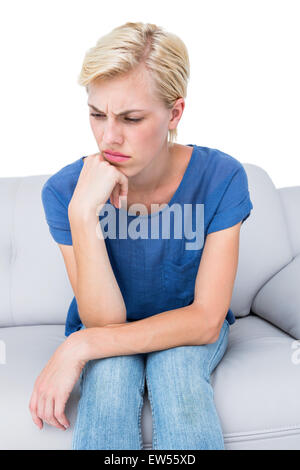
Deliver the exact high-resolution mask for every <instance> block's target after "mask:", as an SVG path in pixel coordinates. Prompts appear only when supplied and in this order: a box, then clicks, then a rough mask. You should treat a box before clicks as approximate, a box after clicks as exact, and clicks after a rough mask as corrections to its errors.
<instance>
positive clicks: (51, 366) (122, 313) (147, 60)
mask: <svg viewBox="0 0 300 470" xmlns="http://www.w3.org/2000/svg"><path fill="white" fill-rule="evenodd" d="M188 79H189V58H188V52H187V49H186V47H185V45H184V43H183V42H182V40H181V39H179V38H178V37H177V36H176V35H175V34H172V33H169V32H167V31H165V30H164V29H163V28H161V27H158V26H156V25H155V24H148V23H147V24H144V23H140V22H138V23H130V22H129V23H126V24H124V25H122V26H119V27H117V28H115V29H113V30H112V31H111V32H110V33H109V34H107V35H105V36H103V37H101V38H100V39H99V40H98V42H97V43H96V46H95V47H92V48H91V49H90V50H88V51H87V53H86V55H85V58H84V62H83V66H82V70H81V74H80V77H79V83H80V84H81V85H82V86H84V87H86V91H87V95H88V100H87V106H88V109H89V119H90V125H91V128H92V131H93V134H94V137H95V140H96V143H97V146H98V150H99V151H98V152H97V153H95V154H94V155H88V156H84V157H81V158H79V159H78V160H75V161H73V162H71V163H69V164H67V165H66V166H64V167H63V168H62V169H61V170H59V171H58V172H57V173H56V174H54V175H52V176H51V177H50V178H49V179H48V180H47V182H46V183H45V185H44V187H43V190H42V201H43V204H44V209H45V215H46V220H47V222H48V224H49V229H50V233H51V235H52V236H53V238H54V240H55V241H56V242H57V244H58V246H59V248H60V250H61V253H62V255H63V259H64V262H65V265H66V270H67V273H68V276H69V279H70V283H71V285H72V288H73V291H74V298H73V300H72V302H71V305H70V308H69V311H68V315H67V320H66V330H65V334H66V340H65V341H64V342H63V343H62V344H61V345H60V346H59V348H58V349H57V350H56V351H55V353H54V355H53V356H52V357H51V359H50V360H49V362H48V363H47V365H46V367H45V368H44V369H43V370H42V371H41V373H40V375H39V376H38V378H37V380H36V382H35V384H34V388H33V392H32V396H31V400H30V404H29V407H30V411H31V414H32V418H33V421H34V423H35V424H36V425H37V426H38V427H39V428H42V426H43V423H44V422H46V423H48V424H50V425H53V426H56V427H57V428H59V429H66V428H67V427H69V426H70V423H69V421H68V419H67V417H66V415H65V404H66V402H67V400H68V397H69V395H70V393H71V391H72V389H73V387H74V384H75V383H76V381H77V380H78V379H79V378H80V385H81V397H80V401H79V405H78V413H77V420H76V423H75V427H74V429H73V443H72V448H73V449H115V450H117V449H142V446H143V442H142V434H141V410H142V404H143V395H144V392H145V387H147V390H148V396H149V400H150V404H151V410H152V420H153V438H152V440H153V449H224V439H223V433H222V428H221V423H220V420H219V417H218V413H217V410H216V407H215V403H214V399H213V389H212V385H211V383H210V375H211V373H212V371H213V370H214V369H215V367H216V366H217V365H218V363H219V362H220V361H221V359H222V357H223V355H224V353H225V351H226V348H227V344H228V332H229V328H230V324H232V323H234V321H235V317H234V315H233V312H232V311H231V310H230V308H229V306H230V302H231V296H232V289H233V285H234V279H235V276H236V270H237V263H238V251H239V233H240V228H241V224H242V223H243V222H244V221H245V220H246V219H247V218H248V217H249V215H250V211H251V209H252V207H253V206H252V203H251V200H250V197H249V191H248V181H247V176H246V173H245V170H244V168H243V166H242V164H241V163H240V162H239V161H238V160H237V159H235V158H234V157H231V156H230V155H228V154H226V153H224V152H222V151H220V150H217V149H212V148H207V147H203V146H200V145H197V144H188V145H182V144H178V143H175V140H176V136H177V134H176V132H177V131H176V128H177V126H178V124H179V121H180V119H181V117H182V114H183V111H184V107H185V97H186V94H187V82H188ZM168 216H169V217H168ZM163 222H165V224H166V222H167V225H165V226H163ZM166 226H167V228H166ZM107 228H108V230H107ZM125 229H126V230H127V232H126V230H125ZM187 232H188V233H187ZM178 233H179V234H181V235H180V236H178ZM190 234H192V235H193V236H194V237H196V242H195V243H193V242H192V241H191V240H192V238H193V237H191V236H190ZM200 261H201V262H200Z"/></svg>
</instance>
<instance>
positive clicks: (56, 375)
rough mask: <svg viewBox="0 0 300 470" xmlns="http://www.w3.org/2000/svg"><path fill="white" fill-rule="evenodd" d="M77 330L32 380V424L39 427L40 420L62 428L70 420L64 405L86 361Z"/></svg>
mask: <svg viewBox="0 0 300 470" xmlns="http://www.w3.org/2000/svg"><path fill="white" fill-rule="evenodd" d="M81 333H82V332H81V331H77V332H76V333H73V334H71V335H70V336H69V337H68V338H67V339H66V340H65V341H64V342H63V343H62V344H61V345H60V346H59V347H58V348H57V350H56V351H55V353H54V354H53V356H52V357H51V359H50V360H49V361H48V363H47V364H46V366H45V368H44V369H43V370H42V372H41V373H40V375H39V376H38V378H37V379H36V381H35V384H34V388H33V392H32V395H31V399H30V403H29V409H30V413H31V416H32V419H33V421H34V423H35V424H36V425H37V426H38V427H39V428H40V429H42V427H43V421H45V422H46V423H48V424H51V425H52V426H55V427H57V428H59V429H63V430H65V429H66V428H68V427H69V426H70V423H69V421H68V419H67V418H66V415H65V405H66V403H67V400H68V398H69V396H70V393H71V391H72V389H73V387H74V385H75V383H76V381H77V380H78V378H79V376H80V373H81V370H82V368H83V367H84V365H85V363H86V362H87V361H86V360H83V357H84V354H83V348H84V342H83V341H82V340H81Z"/></svg>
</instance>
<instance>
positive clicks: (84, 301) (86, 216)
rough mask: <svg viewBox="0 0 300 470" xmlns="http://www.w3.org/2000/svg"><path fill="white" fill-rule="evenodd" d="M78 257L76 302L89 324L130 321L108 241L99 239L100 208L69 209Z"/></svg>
mask: <svg viewBox="0 0 300 470" xmlns="http://www.w3.org/2000/svg"><path fill="white" fill-rule="evenodd" d="M69 221H70V227H71V233H72V240H73V250H74V256H75V259H76V266H77V268H76V271H77V275H76V278H77V279H76V301H77V305H78V313H79V316H80V318H81V320H82V323H83V324H84V325H85V326H86V327H87V328H90V327H96V326H98V327H99V326H105V325H107V324H109V323H123V322H125V321H126V306H125V303H124V300H123V296H122V294H121V291H120V288H119V286H118V283H117V281H116V278H115V276H114V272H113V270H112V267H111V264H110V260H109V257H108V254H107V250H106V245H105V240H104V239H103V238H98V237H97V234H96V226H97V224H98V225H99V226H100V224H99V218H98V216H97V215H96V211H92V210H88V209H85V210H83V211H80V212H79V211H78V210H72V208H70V209H69ZM100 229H101V227H100Z"/></svg>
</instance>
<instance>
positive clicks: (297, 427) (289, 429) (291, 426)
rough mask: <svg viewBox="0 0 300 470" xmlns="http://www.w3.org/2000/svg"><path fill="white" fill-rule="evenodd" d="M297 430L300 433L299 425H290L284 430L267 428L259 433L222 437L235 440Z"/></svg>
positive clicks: (241, 433) (243, 433)
mask: <svg viewBox="0 0 300 470" xmlns="http://www.w3.org/2000/svg"><path fill="white" fill-rule="evenodd" d="M297 429H298V430H299V431H300V425H299V424H290V425H288V427H284V428H268V429H261V430H259V431H253V432H239V433H231V434H224V436H226V437H228V438H235V437H247V436H250V437H251V436H259V435H260V434H265V433H270V434H271V433H276V432H277V433H280V432H282V431H285V432H289V431H292V430H297Z"/></svg>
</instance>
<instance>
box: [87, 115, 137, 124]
mask: <svg viewBox="0 0 300 470" xmlns="http://www.w3.org/2000/svg"><path fill="white" fill-rule="evenodd" d="M91 116H93V117H95V118H97V119H99V118H103V117H105V116H103V114H92V113H91ZM142 119H143V118H139V119H132V118H125V120H127V121H130V122H139V121H142Z"/></svg>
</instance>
